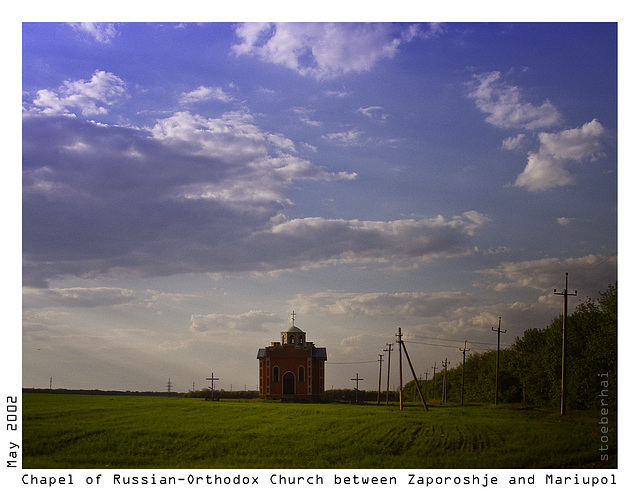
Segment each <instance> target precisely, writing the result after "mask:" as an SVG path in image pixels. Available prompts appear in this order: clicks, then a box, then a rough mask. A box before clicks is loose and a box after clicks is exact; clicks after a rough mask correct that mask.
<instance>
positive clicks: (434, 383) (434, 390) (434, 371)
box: [433, 363, 438, 401]
mask: <svg viewBox="0 0 640 491" xmlns="http://www.w3.org/2000/svg"><path fill="white" fill-rule="evenodd" d="M436 370H438V364H437V363H434V364H433V400H434V401H435V399H436Z"/></svg>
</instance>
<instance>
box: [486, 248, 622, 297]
mask: <svg viewBox="0 0 640 491" xmlns="http://www.w3.org/2000/svg"><path fill="white" fill-rule="evenodd" d="M616 269H617V258H616V257H606V256H599V255H594V254H590V255H588V256H583V257H578V258H568V259H560V258H544V259H537V260H532V261H521V262H505V263H501V264H500V265H499V266H498V267H496V268H490V269H485V270H481V271H478V272H479V273H482V274H485V275H488V276H491V277H493V278H496V279H497V280H502V281H501V282H499V283H495V284H493V285H492V288H493V289H494V290H496V291H505V290H509V289H512V288H533V289H536V290H540V291H547V290H549V289H551V288H554V287H558V288H563V286H564V273H567V272H568V273H569V275H570V276H569V279H570V281H571V280H572V279H573V278H574V276H575V278H576V279H577V280H579V281H580V282H581V285H582V287H584V288H587V289H589V290H590V293H589V294H591V295H593V294H594V292H593V290H595V292H597V291H598V289H600V290H604V289H605V288H606V285H607V281H611V278H613V279H614V280H615V278H617V274H616ZM602 278H605V280H602ZM574 281H575V280H574ZM573 288H579V286H578V285H575V286H574V287H573ZM583 293H584V292H583Z"/></svg>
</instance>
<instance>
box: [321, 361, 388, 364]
mask: <svg viewBox="0 0 640 491" xmlns="http://www.w3.org/2000/svg"><path fill="white" fill-rule="evenodd" d="M361 363H378V360H371V361H332V362H329V361H327V362H325V364H326V365H358V364H361Z"/></svg>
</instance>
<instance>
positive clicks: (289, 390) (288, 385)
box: [282, 372, 296, 395]
mask: <svg viewBox="0 0 640 491" xmlns="http://www.w3.org/2000/svg"><path fill="white" fill-rule="evenodd" d="M295 386H296V379H295V377H294V376H293V373H291V372H287V373H285V374H284V376H283V377H282V395H294V394H295V393H296V390H295V389H296V387H295Z"/></svg>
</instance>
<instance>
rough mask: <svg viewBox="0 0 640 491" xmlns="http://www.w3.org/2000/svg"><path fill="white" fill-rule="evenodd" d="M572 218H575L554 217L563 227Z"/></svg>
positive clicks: (571, 220)
mask: <svg viewBox="0 0 640 491" xmlns="http://www.w3.org/2000/svg"><path fill="white" fill-rule="evenodd" d="M574 220H575V218H567V217H559V218H556V221H557V222H558V224H560V225H562V226H563V227H566V226H567V225H569V224H570V223H571V222H573V221H574Z"/></svg>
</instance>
